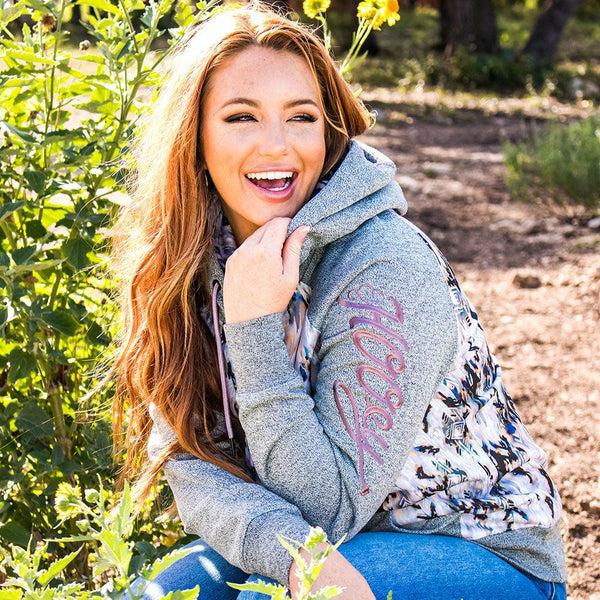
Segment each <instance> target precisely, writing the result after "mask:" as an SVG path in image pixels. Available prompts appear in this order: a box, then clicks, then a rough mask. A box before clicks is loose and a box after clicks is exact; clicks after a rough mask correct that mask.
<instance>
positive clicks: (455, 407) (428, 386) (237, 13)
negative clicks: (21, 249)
mask: <svg viewBox="0 0 600 600" xmlns="http://www.w3.org/2000/svg"><path fill="white" fill-rule="evenodd" d="M369 123H370V118H369V113H368V112H367V111H366V110H365V108H364V107H363V106H362V104H361V103H360V102H359V101H357V100H356V99H355V97H354V96H353V94H352V91H351V89H350V88H349V87H348V86H347V84H346V83H345V82H344V81H343V80H342V78H341V77H340V76H339V74H338V73H337V72H336V69H335V65H334V64H333V62H332V61H331V59H330V58H329V57H328V56H327V53H326V52H325V50H324V48H323V47H322V45H321V43H320V42H319V40H318V39H317V38H316V37H315V36H314V35H313V34H312V33H311V32H309V31H307V29H306V28H304V27H302V26H300V25H298V24H296V23H294V22H291V21H289V20H287V19H285V18H283V17H280V16H278V15H276V14H273V13H270V12H268V11H265V10H259V9H255V8H243V9H237V10H234V11H229V12H225V13H222V14H219V15H217V16H214V17H212V18H211V19H209V21H208V22H207V23H205V24H204V25H202V26H201V27H199V28H198V29H197V30H196V31H194V32H193V33H191V35H189V36H188V38H187V40H186V41H185V43H184V44H183V49H182V50H181V51H180V53H179V54H178V55H177V57H176V58H175V59H174V60H173V71H172V73H171V76H170V79H169V80H168V82H167V83H166V84H165V85H164V86H163V88H162V90H161V95H160V98H159V101H158V104H157V106H156V109H155V111H154V112H153V115H152V118H151V120H150V124H149V126H148V127H147V129H146V131H145V134H144V137H143V141H142V143H141V145H140V147H139V153H138V154H139V165H138V166H139V175H138V181H137V186H136V189H135V191H134V195H133V198H134V200H133V202H132V204H131V206H129V207H128V209H127V211H126V213H125V214H124V215H123V217H122V219H121V229H120V237H119V238H118V242H117V246H116V248H117V251H116V255H117V256H118V257H119V260H120V263H121V276H122V281H123V290H124V295H123V308H124V315H125V324H124V325H125V327H124V331H125V334H124V338H123V341H122V346H121V349H120V355H119V358H118V362H117V371H118V375H119V393H118V395H117V400H116V423H117V427H119V425H120V423H121V420H122V415H123V410H124V408H123V406H124V405H123V403H124V402H125V401H127V403H128V406H129V411H130V415H129V425H128V433H127V450H128V453H127V464H126V474H127V475H128V476H132V477H133V476H137V477H139V479H140V486H141V488H142V489H143V490H144V492H143V493H145V492H147V490H148V489H149V486H150V485H151V484H152V482H153V481H154V480H155V478H156V476H157V474H158V473H159V471H161V470H164V473H165V475H166V478H167V481H168V482H169V485H170V487H171V489H172V491H173V494H174V497H175V501H176V504H177V508H178V511H179V514H180V517H181V519H182V521H183V524H184V526H185V529H186V531H187V532H189V533H194V534H197V535H198V536H199V537H200V538H202V541H198V542H197V543H196V544H195V545H194V546H193V548H194V552H193V553H192V554H191V555H190V556H188V557H186V558H185V559H183V560H181V561H179V562H178V563H176V564H175V565H174V566H172V567H171V568H170V569H168V570H167V571H166V572H165V573H164V574H163V575H161V576H160V577H159V578H158V580H157V581H156V582H154V583H152V584H151V585H149V586H148V587H147V589H146V592H145V593H146V597H147V598H157V597H160V596H161V595H162V594H165V593H167V592H168V591H169V590H172V589H184V588H191V587H194V586H195V585H197V584H198V585H200V589H201V592H200V597H201V598H213V599H214V598H235V597H236V592H235V591H234V590H232V589H231V588H228V587H227V586H226V585H225V582H226V581H231V582H238V583H239V582H243V581H246V580H247V579H248V575H247V574H248V573H252V574H255V575H253V577H255V576H260V577H261V578H262V579H265V578H271V579H273V580H277V581H279V582H281V583H284V584H286V585H288V584H289V585H290V587H291V590H292V593H293V595H295V594H296V590H297V588H298V582H297V580H296V576H295V568H294V567H295V565H293V564H292V559H291V557H290V555H289V554H288V553H287V552H286V550H285V549H284V548H283V547H282V546H281V545H280V544H279V542H278V541H277V535H284V536H288V537H290V538H293V539H296V540H302V539H304V537H305V535H306V534H307V533H308V531H309V528H310V526H311V525H313V526H317V525H318V526H321V527H322V528H323V529H324V530H325V531H326V532H327V534H328V536H329V540H331V541H337V540H338V539H340V538H341V536H343V535H344V534H346V535H347V537H346V541H345V542H344V544H342V546H341V547H340V551H339V552H336V553H334V554H333V555H332V557H330V558H329V559H328V561H327V562H326V564H325V566H324V568H323V571H322V572H321V575H320V577H319V579H318V582H317V585H316V586H315V587H316V588H317V589H318V588H319V587H320V586H322V585H326V584H333V583H336V584H339V585H341V586H345V587H346V590H345V591H344V593H343V594H342V596H340V598H345V599H349V598H352V599H355V600H356V599H357V600H367V599H368V600H372V599H373V598H377V599H378V600H379V599H381V598H385V597H386V596H387V592H388V591H389V590H390V589H391V590H393V591H394V597H395V598H397V599H400V598H402V599H404V598H437V597H440V598H445V599H446V600H450V599H452V598H457V599H458V598H478V599H479V600H485V599H488V598H490V599H491V598H504V597H507V598H508V597H511V598H515V597H517V598H535V599H537V598H550V597H556V598H560V597H563V598H564V597H565V586H564V583H562V582H564V581H565V567H564V558H563V554H562V544H561V539H560V533H559V530H558V526H559V521H560V511H561V506H560V500H559V497H558V494H557V492H556V490H555V488H554V485H553V484H552V482H551V480H550V478H549V477H548V475H547V473H546V471H545V466H546V458H545V455H544V454H543V452H542V451H541V450H540V449H539V448H538V447H537V446H536V445H535V444H534V443H533V441H532V440H531V438H530V436H529V434H528V433H527V431H526V429H525V427H524V426H523V424H522V423H521V421H520V419H519V417H518V415H517V413H516V410H515V407H514V405H513V403H512V401H511V399H510V397H509V395H508V394H507V392H506V390H505V389H504V386H503V385H502V379H501V371H500V368H499V366H498V365H497V363H496V362H495V360H494V358H493V356H492V355H491V354H490V352H489V349H488V346H487V344H486V341H485V338H484V335H483V331H482V329H481V326H480V325H479V322H478V320H477V315H476V313H475V311H474V310H473V308H472V307H471V305H470V304H469V301H468V300H467V298H466V297H465V295H464V294H463V293H462V291H461V289H460V287H459V285H458V282H457V281H456V278H455V276H454V274H453V272H452V270H451V268H450V267H449V265H448V264H447V262H446V261H445V259H444V258H443V257H442V255H441V254H440V252H439V251H438V250H437V248H436V247H435V246H434V245H433V243H432V242H431V241H430V240H429V239H428V238H427V237H426V236H425V235H424V234H423V233H422V232H420V231H419V230H418V229H417V228H416V227H414V226H413V225H411V224H410V223H409V222H408V221H406V220H405V219H404V218H402V217H401V216H400V215H401V214H402V213H404V212H405V210H406V204H405V200H404V198H403V195H402V192H401V190H400V188H399V187H398V185H397V184H396V183H395V182H394V173H395V168H394V165H393V164H392V162H391V161H390V160H389V159H387V158H386V157H385V156H383V155H382V154H380V153H379V152H377V151H376V150H374V149H372V148H369V147H367V146H365V145H363V144H360V143H358V142H356V141H355V140H354V139H353V138H354V137H355V136H358V135H360V134H362V133H364V132H365V131H366V130H367V129H368V127H369ZM215 339H216V342H215ZM150 430H151V432H150ZM146 446H147V447H148V453H149V456H150V460H148V458H147V455H146ZM251 580H252V579H251ZM239 597H240V598H245V599H247V598H251V597H254V596H253V595H252V594H248V593H247V592H243V593H242V594H241V595H240V596H239ZM261 597H262V596H261Z"/></svg>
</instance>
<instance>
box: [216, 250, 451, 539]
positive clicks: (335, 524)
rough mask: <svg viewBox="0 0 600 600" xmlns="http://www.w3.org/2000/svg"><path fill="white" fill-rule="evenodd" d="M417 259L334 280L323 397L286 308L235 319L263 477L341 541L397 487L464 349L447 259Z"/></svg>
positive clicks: (234, 337)
mask: <svg viewBox="0 0 600 600" xmlns="http://www.w3.org/2000/svg"><path fill="white" fill-rule="evenodd" d="M406 262H407V263H408V267H407V265H406V264H404V263H402V262H401V261H396V260H390V261H381V262H375V263H371V264H369V265H368V266H366V267H365V268H364V269H362V270H359V272H358V273H355V274H353V275H352V276H351V279H350V280H346V281H345V282H344V283H343V284H342V285H341V284H340V273H345V269H343V268H340V269H339V272H338V273H337V274H336V273H332V274H331V279H332V281H327V282H322V283H323V284H324V285H326V286H328V288H332V289H333V292H328V293H329V294H330V300H329V307H328V309H327V313H326V314H325V316H324V318H323V323H324V325H323V330H322V332H321V333H322V335H321V347H320V350H319V359H320V370H319V374H318V378H317V381H316V392H315V394H314V397H311V396H310V395H309V394H307V393H306V392H305V388H304V382H303V380H302V378H301V376H300V375H299V374H298V373H296V371H295V370H294V369H293V367H292V365H291V363H290V360H289V356H288V354H287V350H286V347H285V344H284V342H283V329H282V324H281V315H268V316H266V317H261V318H259V319H254V320H251V321H245V322H243V323H237V324H232V325H226V326H225V335H226V337H227V343H228V348H229V354H230V358H231V361H232V364H233V369H234V372H235V374H236V379H237V400H238V402H239V406H240V419H241V422H242V425H243V427H244V430H245V432H246V435H247V441H248V444H249V447H250V451H251V453H252V458H253V462H254V465H255V467H256V470H257V472H258V474H259V476H260V478H261V481H262V483H263V484H264V485H265V486H266V487H268V488H269V489H270V490H271V491H273V492H274V493H275V494H277V495H278V496H281V497H282V498H285V499H286V500H288V501H289V502H291V503H293V504H294V505H296V506H298V508H299V509H300V510H301V512H302V514H303V515H304V518H305V519H306V520H307V521H308V522H309V523H310V524H311V525H319V526H321V527H323V529H324V530H325V531H326V532H327V534H328V536H329V539H330V540H332V541H337V540H338V539H340V537H341V536H342V535H343V534H348V539H349V538H350V537H352V536H353V535H355V534H356V533H358V532H359V531H360V530H361V529H362V528H363V527H364V526H365V524H366V523H367V522H368V521H369V520H370V519H371V517H372V516H373V514H374V513H375V512H376V511H377V510H378V508H379V507H380V505H381V504H382V502H383V500H384V499H385V497H386V496H387V495H388V493H389V492H390V491H391V489H392V486H393V483H394V481H395V479H396V477H397V476H398V475H399V473H400V471H401V469H402V466H403V464H404V461H405V459H406V456H407V454H408V452H409V450H410V448H411V447H412V443H413V440H414V438H415V435H416V434H417V431H418V430H419V428H420V427H421V426H422V421H423V416H424V413H425V411H426V409H427V406H428V405H429V402H430V400H431V398H432V396H433V394H434V391H435V389H436V388H437V386H438V385H439V383H440V381H441V379H442V378H443V376H444V374H445V373H446V371H447V369H448V368H449V366H450V364H451V361H452V360H453V358H454V354H455V352H456V343H457V322H456V317H455V314H454V310H453V307H452V303H451V300H450V296H449V292H448V288H447V286H446V284H445V281H444V280H443V278H442V276H441V274H440V270H439V266H438V265H437V263H436V262H435V260H434V258H433V257H432V255H431V253H428V252H423V253H421V254H420V255H419V256H413V257H411V258H410V260H408V261H406ZM342 276H344V275H342ZM336 278H337V285H336ZM332 294H333V295H332ZM332 299H333V300H332ZM336 299H337V300H336ZM314 301H315V300H313V302H314ZM311 308H314V307H313V306H311ZM317 310H318V309H317ZM400 400H401V402H400ZM338 405H339V406H338ZM394 405H396V406H394Z"/></svg>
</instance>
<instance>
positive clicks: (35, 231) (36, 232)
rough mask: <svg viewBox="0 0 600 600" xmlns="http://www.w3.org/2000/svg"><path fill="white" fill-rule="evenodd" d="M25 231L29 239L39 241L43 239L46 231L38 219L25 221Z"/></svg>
mask: <svg viewBox="0 0 600 600" xmlns="http://www.w3.org/2000/svg"><path fill="white" fill-rule="evenodd" d="M25 231H26V232H27V235H28V236H29V237H32V238H35V239H39V238H43V237H44V236H45V235H46V233H47V230H46V228H45V227H44V225H43V224H42V222H41V221H39V220H38V219H31V221H25Z"/></svg>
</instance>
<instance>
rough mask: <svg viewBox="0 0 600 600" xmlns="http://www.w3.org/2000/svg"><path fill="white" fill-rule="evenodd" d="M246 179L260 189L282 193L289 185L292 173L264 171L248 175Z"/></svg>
mask: <svg viewBox="0 0 600 600" xmlns="http://www.w3.org/2000/svg"><path fill="white" fill-rule="evenodd" d="M246 177H247V178H248V179H249V180H250V181H252V183H254V184H255V185H257V186H258V187H260V188H263V189H265V190H269V191H271V192H282V191H283V190H285V189H287V188H288V187H289V186H290V185H291V183H292V178H293V177H294V173H293V172H292V171H264V172H257V173H248V174H247V175H246Z"/></svg>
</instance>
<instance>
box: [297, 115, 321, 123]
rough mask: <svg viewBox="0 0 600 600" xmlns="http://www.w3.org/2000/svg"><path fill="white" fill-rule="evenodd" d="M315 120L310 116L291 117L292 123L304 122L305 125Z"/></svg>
mask: <svg viewBox="0 0 600 600" xmlns="http://www.w3.org/2000/svg"><path fill="white" fill-rule="evenodd" d="M316 120H317V119H316V118H315V117H313V116H312V115H308V114H301V115H296V116H294V117H292V121H305V122H307V123H314V122H315V121H316Z"/></svg>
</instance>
